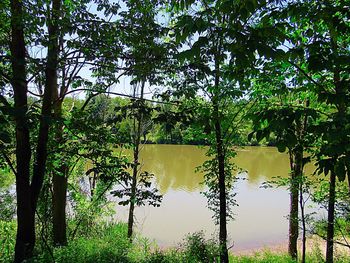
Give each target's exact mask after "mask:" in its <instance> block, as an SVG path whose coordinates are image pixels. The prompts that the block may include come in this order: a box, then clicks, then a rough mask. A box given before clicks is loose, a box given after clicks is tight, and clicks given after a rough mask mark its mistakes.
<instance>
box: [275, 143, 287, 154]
mask: <svg viewBox="0 0 350 263" xmlns="http://www.w3.org/2000/svg"><path fill="white" fill-rule="evenodd" d="M286 148H287V147H286V145H285V144H284V143H278V144H277V150H278V151H279V152H280V153H283V152H285V151H286Z"/></svg>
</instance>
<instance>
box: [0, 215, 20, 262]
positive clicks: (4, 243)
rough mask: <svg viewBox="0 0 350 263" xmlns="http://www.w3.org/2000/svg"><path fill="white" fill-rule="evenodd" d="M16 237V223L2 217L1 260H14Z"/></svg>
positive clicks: (0, 232) (0, 230)
mask: <svg viewBox="0 0 350 263" xmlns="http://www.w3.org/2000/svg"><path fill="white" fill-rule="evenodd" d="M15 239H16V223H15V222H14V221H3V220H1V219H0V262H12V258H13V252H14V248H15Z"/></svg>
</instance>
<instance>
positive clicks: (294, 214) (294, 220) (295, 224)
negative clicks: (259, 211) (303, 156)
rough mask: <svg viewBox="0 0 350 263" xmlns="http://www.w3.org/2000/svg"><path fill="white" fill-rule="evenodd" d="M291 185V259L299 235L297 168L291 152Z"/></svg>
mask: <svg viewBox="0 0 350 263" xmlns="http://www.w3.org/2000/svg"><path fill="white" fill-rule="evenodd" d="M290 155H291V158H290V160H291V167H292V172H291V185H290V211H289V242H288V253H289V255H290V256H291V257H292V258H293V259H297V257H298V235H299V216H298V206H299V199H298V198H299V180H298V179H299V175H298V169H297V160H296V153H294V152H291V153H290Z"/></svg>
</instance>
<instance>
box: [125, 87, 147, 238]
mask: <svg viewBox="0 0 350 263" xmlns="http://www.w3.org/2000/svg"><path fill="white" fill-rule="evenodd" d="M144 86H145V81H143V82H142V84H141V93H140V100H141V101H142V100H143V93H144ZM134 97H136V87H135V90H134ZM138 110H139V114H138V117H137V120H135V119H134V131H135V137H134V161H133V170H132V182H131V196H130V207H129V218H128V238H129V239H130V240H132V239H131V237H132V233H133V225H134V210H135V203H136V191H137V173H138V166H139V148H140V141H141V126H142V113H141V109H138Z"/></svg>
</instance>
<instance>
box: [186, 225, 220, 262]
mask: <svg viewBox="0 0 350 263" xmlns="http://www.w3.org/2000/svg"><path fill="white" fill-rule="evenodd" d="M183 249H184V251H183V252H184V254H185V256H186V258H187V260H188V261H187V262H203V263H204V262H205V263H210V262H216V260H217V259H218V256H219V251H220V250H219V245H218V244H217V243H216V242H215V241H214V240H211V239H209V240H206V239H205V237H204V233H203V231H200V232H196V233H193V234H191V235H188V236H187V237H186V239H185V243H184V248H183Z"/></svg>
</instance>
